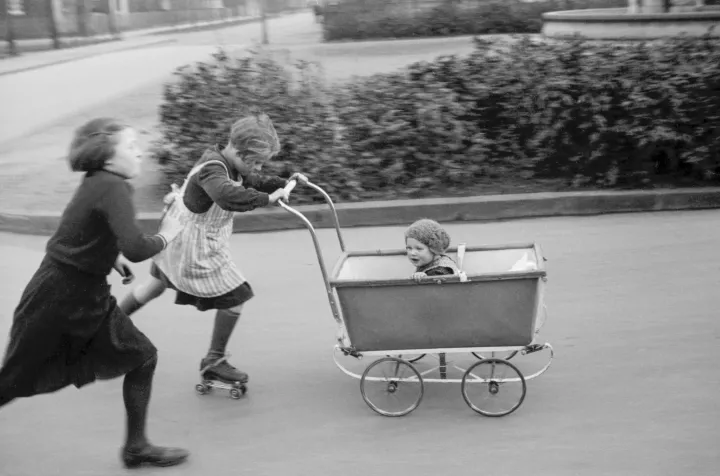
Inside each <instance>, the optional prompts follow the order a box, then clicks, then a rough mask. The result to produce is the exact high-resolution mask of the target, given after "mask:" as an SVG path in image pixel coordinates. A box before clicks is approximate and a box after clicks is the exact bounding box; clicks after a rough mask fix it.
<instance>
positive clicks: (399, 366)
mask: <svg viewBox="0 0 720 476" xmlns="http://www.w3.org/2000/svg"><path fill="white" fill-rule="evenodd" d="M424 392H425V389H424V387H423V380H422V376H421V375H420V372H418V371H417V369H416V368H415V367H414V366H413V365H412V364H411V363H410V362H408V361H407V360H403V359H399V358H397V357H384V358H382V359H379V360H376V361H375V362H373V363H372V364H370V365H369V366H368V367H367V368H366V369H365V372H363V375H362V378H361V379H360V393H361V394H362V397H363V400H365V403H367V404H368V406H369V407H370V408H372V409H373V411H375V412H376V413H379V414H380V415H383V416H389V417H398V416H403V415H407V414H408V413H410V412H412V411H413V410H415V409H416V408H417V407H418V405H420V401H421V400H422V397H423V394H424Z"/></svg>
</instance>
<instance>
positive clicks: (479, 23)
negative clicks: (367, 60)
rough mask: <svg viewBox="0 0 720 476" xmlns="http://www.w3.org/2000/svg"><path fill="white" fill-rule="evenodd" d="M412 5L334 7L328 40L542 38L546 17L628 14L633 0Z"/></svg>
mask: <svg viewBox="0 0 720 476" xmlns="http://www.w3.org/2000/svg"><path fill="white" fill-rule="evenodd" d="M413 5H414V3H413V2H412V0H399V1H397V0H396V1H388V0H353V1H348V2H342V3H339V4H338V5H334V6H332V7H328V9H327V12H326V15H325V19H324V24H323V31H324V38H325V40H328V41H332V40H343V39H353V40H360V39H370V38H406V37H435V36H449V35H480V34H492V33H539V32H540V30H541V29H542V14H543V13H545V12H552V11H559V10H576V9H586V8H627V0H541V1H537V2H523V1H520V0H478V1H477V2H471V3H467V2H466V3H464V4H463V3H458V2H456V1H453V0H444V1H442V2H440V3H439V4H438V5H437V6H435V7H431V8H427V7H423V8H419V9H414V8H413Z"/></svg>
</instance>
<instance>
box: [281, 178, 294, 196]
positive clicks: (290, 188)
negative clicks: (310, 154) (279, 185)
mask: <svg viewBox="0 0 720 476" xmlns="http://www.w3.org/2000/svg"><path fill="white" fill-rule="evenodd" d="M296 186H297V180H295V179H292V180H291V181H289V182H288V183H287V185H285V188H283V190H285V192H287V194H288V195H290V192H292V191H293V190H294V189H295V187H296Z"/></svg>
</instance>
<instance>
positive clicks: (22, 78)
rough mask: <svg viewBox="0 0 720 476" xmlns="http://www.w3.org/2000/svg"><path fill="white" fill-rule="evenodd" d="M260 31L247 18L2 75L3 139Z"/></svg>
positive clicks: (290, 23) (288, 29) (291, 24)
mask: <svg viewBox="0 0 720 476" xmlns="http://www.w3.org/2000/svg"><path fill="white" fill-rule="evenodd" d="M304 20H305V18H304V15H302V14H300V15H292V16H288V17H280V18H277V19H272V20H270V21H269V22H268V23H269V27H270V28H273V29H274V30H277V31H282V32H284V34H289V33H292V32H296V31H297V30H298V29H303V28H305V27H306V21H304ZM259 32H260V27H259V25H257V24H247V25H240V26H235V27H232V28H227V29H226V30H212V31H203V32H196V33H187V34H177V35H167V37H168V38H177V39H179V40H180V42H179V43H169V44H168V45H165V46H157V47H151V48H143V49H136V50H129V51H120V52H115V53H111V54H107V55H102V56H95V57H91V58H86V59H82V60H79V61H74V62H70V63H64V64H59V65H54V66H50V67H47V68H42V69H37V70H32V71H26V72H22V73H18V74H13V75H6V76H2V77H0V104H2V105H3V115H2V128H0V143H3V142H6V141H9V140H11V139H14V138H18V137H21V136H22V135H24V134H27V133H30V132H33V131H36V130H38V129H41V128H42V127H43V126H45V125H46V124H51V123H53V122H55V121H57V120H59V119H62V118H64V117H67V116H70V115H73V114H75V113H77V112H80V111H82V110H83V109H86V108H88V107H92V106H93V105H96V104H101V103H103V102H106V101H108V100H112V99H114V98H116V97H121V96H123V95H126V94H128V93H130V92H131V91H134V90H137V89H138V88H142V87H143V86H147V85H148V84H155V83H159V82H162V81H165V80H166V79H168V77H169V75H170V74H171V73H172V72H173V70H174V69H175V68H177V67H178V66H182V65H185V64H188V63H192V62H195V61H201V60H205V59H207V58H208V57H209V55H210V54H211V53H212V52H213V51H215V49H216V46H217V45H225V46H227V47H229V48H235V47H244V46H246V44H251V43H252V42H253V41H259V39H260V34H259Z"/></svg>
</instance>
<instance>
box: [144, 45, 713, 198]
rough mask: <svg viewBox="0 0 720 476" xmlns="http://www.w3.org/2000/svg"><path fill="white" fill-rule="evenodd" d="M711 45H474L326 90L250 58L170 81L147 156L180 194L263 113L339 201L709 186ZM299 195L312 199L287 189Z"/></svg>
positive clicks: (286, 161) (301, 66) (304, 74)
mask: <svg viewBox="0 0 720 476" xmlns="http://www.w3.org/2000/svg"><path fill="white" fill-rule="evenodd" d="M718 46H719V44H718V42H717V41H715V40H712V39H710V38H705V39H703V40H697V39H695V40H693V39H690V38H685V39H683V38H677V39H670V40H664V41H657V42H652V43H636V44H603V43H599V44H598V43H595V44H590V43H585V42H583V41H580V40H577V41H570V42H548V43H546V42H542V41H538V40H532V39H529V38H520V39H517V41H515V42H513V43H510V44H509V45H507V47H505V48H503V49H502V50H498V48H497V46H496V44H493V43H490V42H488V41H485V40H480V39H476V40H475V50H474V52H473V53H472V54H471V55H469V56H467V57H457V56H446V57H440V58H438V59H437V60H436V61H432V62H423V63H416V64H413V65H411V66H410V67H408V68H406V69H405V70H403V71H399V72H397V73H394V74H382V75H375V76H371V77H368V78H360V79H355V80H353V81H351V82H349V83H347V84H343V85H340V86H338V85H334V86H333V87H329V86H328V85H326V84H324V82H323V81H322V80H321V79H320V78H321V76H320V75H319V74H318V72H317V70H316V67H315V66H314V65H312V64H309V63H305V62H298V63H297V64H295V65H294V67H292V68H286V67H283V66H281V65H280V64H278V63H276V62H275V61H273V60H272V59H270V58H269V57H268V56H266V55H264V54H262V53H261V52H255V53H253V54H251V55H250V56H248V57H245V58H239V59H237V58H235V59H234V58H230V57H228V56H227V55H226V54H225V53H224V52H222V51H220V52H218V53H217V54H216V55H215V56H214V57H213V59H212V61H209V62H207V63H200V64H197V65H195V66H194V67H186V68H183V69H182V70H180V71H178V72H177V75H178V77H177V81H175V82H172V83H170V84H168V85H166V89H165V98H164V103H163V104H162V106H161V108H160V114H161V123H162V131H163V140H162V141H161V143H159V144H158V145H157V149H156V156H157V158H158V160H159V161H160V163H161V164H162V169H163V171H164V175H165V177H166V183H165V186H167V185H168V184H169V183H173V182H174V183H177V182H178V181H179V180H181V179H182V177H183V176H184V174H186V173H187V171H188V170H189V169H190V168H191V166H192V164H193V163H194V162H195V161H196V160H197V159H198V158H199V157H200V155H201V153H202V151H203V149H204V148H205V147H206V146H207V145H208V144H214V143H219V144H224V143H226V141H227V131H228V130H229V127H230V124H231V123H232V121H233V118H236V117H238V116H239V115H240V114H242V113H243V112H245V111H249V110H263V111H265V112H267V113H268V114H269V115H270V116H271V117H272V119H273V121H274V122H275V124H276V128H277V130H278V133H279V134H280V137H281V140H282V152H281V153H280V155H279V156H278V157H277V159H276V160H274V161H273V162H271V163H270V165H269V170H270V171H271V172H273V173H280V174H289V173H291V172H293V171H302V172H305V173H307V174H308V175H309V176H311V177H312V179H313V181H315V182H316V183H318V184H319V185H320V186H322V187H324V188H326V189H327V190H328V192H329V193H331V194H332V195H333V196H334V197H335V198H336V199H338V200H340V201H343V200H345V201H353V200H368V199H390V198H398V197H400V198H403V197H421V196H433V195H438V194H442V193H449V194H458V193H462V191H463V190H472V189H473V188H477V184H478V183H482V182H485V183H487V182H488V181H490V182H498V183H502V182H504V181H508V180H522V181H525V182H526V183H534V182H536V181H542V180H557V181H561V182H562V183H563V184H564V186H567V187H576V188H577V187H635V188H637V187H652V186H656V185H672V184H688V185H695V184H710V183H713V184H714V183H716V182H717V172H718V161H719V160H720V48H718ZM298 190H299V195H298V200H299V201H300V202H308V201H310V200H311V199H312V197H313V196H314V194H313V193H308V192H307V191H306V190H303V189H298Z"/></svg>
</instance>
